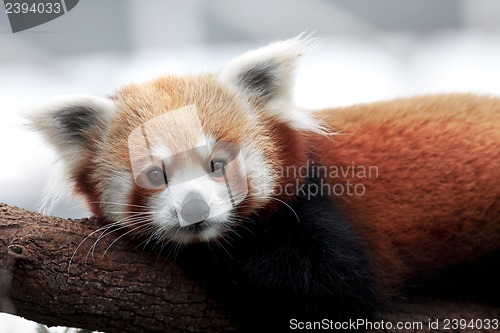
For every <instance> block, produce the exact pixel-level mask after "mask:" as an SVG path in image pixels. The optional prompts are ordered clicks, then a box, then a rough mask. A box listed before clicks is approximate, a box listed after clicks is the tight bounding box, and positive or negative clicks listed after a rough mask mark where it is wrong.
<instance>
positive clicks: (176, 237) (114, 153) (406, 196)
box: [32, 37, 500, 332]
mask: <svg viewBox="0 0 500 333" xmlns="http://www.w3.org/2000/svg"><path fill="white" fill-rule="evenodd" d="M309 44H310V41H308V40H307V39H304V38H302V37H299V38H296V39H292V40H287V41H283V42H278V43H275V44H272V45H270V46H268V47H264V48H261V49H258V50H254V51H250V52H248V53H246V54H244V55H242V56H240V57H238V58H236V59H235V60H233V61H231V62H230V63H229V64H228V65H227V66H226V67H225V68H223V69H222V70H221V71H220V72H219V73H214V74H205V75H199V76H165V77H160V78H158V79H155V80H152V81H149V82H145V83H140V84H134V85H129V86H126V87H124V88H123V89H121V90H120V91H118V92H117V93H116V94H114V95H113V96H112V97H110V98H101V97H96V96H76V97H75V96H73V97H67V98H63V99H58V100H55V101H54V102H52V103H50V104H49V105H47V106H46V107H45V108H44V109H43V110H42V111H40V112H38V113H36V114H34V115H33V117H32V120H33V123H34V126H35V127H36V128H37V129H38V130H40V131H41V132H42V133H43V134H44V136H45V138H46V139H47V141H48V142H49V143H51V144H52V145H53V146H54V147H55V148H56V150H57V151H58V153H59V155H60V157H61V160H62V161H63V162H64V164H65V165H66V171H67V176H68V178H69V179H70V180H71V181H72V182H73V185H74V189H75V191H76V192H77V193H79V194H80V195H83V196H84V197H85V198H86V199H87V202H88V204H89V207H90V208H91V210H92V212H93V213H94V214H95V215H97V216H98V217H99V218H101V219H102V220H103V223H108V224H109V226H114V227H117V230H126V232H127V233H128V234H131V235H134V236H138V237H139V238H140V239H142V240H143V241H144V242H146V243H150V242H152V243H155V242H160V243H162V244H164V243H167V244H175V245H178V244H183V245H186V249H185V250H184V251H181V252H183V253H185V255H184V254H180V255H179V257H180V258H184V259H181V260H179V263H180V264H181V265H183V266H184V267H186V269H194V270H195V271H198V275H199V276H202V277H204V278H207V279H209V280H210V281H212V282H214V281H215V285H217V286H219V287H220V286H221V285H222V288H219V290H221V291H220V292H221V293H222V294H226V296H227V298H229V299H232V300H233V305H231V306H230V308H233V307H236V306H235V305H234V304H237V305H238V306H239V307H242V309H241V310H242V311H239V317H242V318H243V319H242V320H243V322H244V324H243V327H246V328H247V329H248V330H249V331H252V329H254V330H259V329H262V327H259V322H266V321H265V320H264V319H262V318H265V319H266V320H271V321H273V323H274V325H273V327H274V328H275V331H277V332H279V331H283V330H285V328H286V327H289V325H288V323H287V320H290V319H291V318H300V319H303V320H310V319H323V318H335V319H336V320H339V321H345V320H348V319H356V318H370V317H371V316H372V315H373V313H374V311H375V309H376V307H377V304H378V302H379V300H380V299H383V298H384V296H386V295H388V294H389V293H390V292H393V291H394V290H397V288H399V287H400V286H401V285H402V284H404V282H405V281H407V280H408V279H410V278H413V277H416V276H419V275H421V274H426V273H428V272H431V271H433V270H436V269H439V268H441V267H445V266H449V265H454V264H457V263H460V262H468V261H472V260H475V259H477V258H479V257H481V256H483V255H485V254H488V253H490V252H493V251H495V250H498V249H499V248H500V186H499V185H498V181H497V178H498V177H499V176H500V99H498V98H493V97H485V96H474V95H458V94H457V95H442V96H423V97H415V98H409V99H400V100H395V101H388V102H383V103H373V104H366V105H359V106H353V107H348V108H340V109H327V110H321V111H318V112H315V113H313V112H310V111H307V110H302V109H300V108H298V107H296V106H295V105H294V104H293V101H292V89H291V88H292V85H293V70H294V68H295V63H296V61H297V59H298V58H299V57H300V56H301V55H302V54H303V53H304V52H305V51H306V50H307V48H308V45H309ZM332 93H334V92H332ZM207 244H208V247H207ZM226 244H227V246H224V245H226ZM214 245H216V246H214ZM191 251H195V252H194V254H193V253H192V252H191ZM207 253H208V254H207ZM214 258H215V260H214ZM212 274H215V276H212ZM208 276H212V277H210V278H208ZM222 281H225V282H226V284H224V283H222ZM233 290H235V291H234V292H233ZM255 316H258V318H261V320H259V321H258V322H256V321H255V320H254V319H253V318H255ZM268 328H269V327H268Z"/></svg>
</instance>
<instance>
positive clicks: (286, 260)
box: [180, 193, 376, 332]
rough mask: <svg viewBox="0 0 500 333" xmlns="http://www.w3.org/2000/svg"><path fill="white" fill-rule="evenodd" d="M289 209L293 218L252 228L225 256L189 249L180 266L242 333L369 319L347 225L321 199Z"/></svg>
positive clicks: (360, 262) (360, 261) (356, 248)
mask: <svg viewBox="0 0 500 333" xmlns="http://www.w3.org/2000/svg"><path fill="white" fill-rule="evenodd" d="M291 206H292V208H293V210H294V211H295V212H296V214H297V215H298V219H297V216H295V214H294V213H293V212H292V211H291V210H290V209H283V211H281V212H278V213H275V214H273V215H272V216H271V217H270V218H269V219H268V220H267V221H265V222H264V223H258V224H256V225H252V226H251V229H252V230H251V231H252V234H247V235H244V236H243V237H242V238H241V239H236V240H235V244H234V247H233V248H232V253H231V257H230V256H228V255H227V253H226V252H225V251H224V250H221V249H217V250H214V249H211V250H208V249H207V248H206V247H207V246H205V245H200V246H193V247H190V248H188V249H186V251H184V253H182V254H181V256H180V263H181V265H182V266H184V267H185V268H186V269H188V271H190V272H191V273H194V274H196V275H197V276H199V277H200V278H203V279H204V280H206V281H207V283H208V285H207V286H208V288H210V291H212V292H213V293H214V296H216V297H218V298H219V299H220V300H221V301H222V303H223V304H225V305H227V307H228V310H229V311H231V313H232V314H233V316H234V319H235V321H237V322H238V324H239V327H240V328H242V329H243V330H244V331H248V332H267V331H268V332H286V331H289V330H290V325H291V320H292V319H296V320H297V321H321V320H323V319H328V320H333V321H334V322H335V321H349V319H352V320H356V319H370V318H372V314H373V311H374V308H375V306H376V297H375V292H374V288H373V286H374V278H373V274H372V270H371V268H370V265H369V263H368V261H367V259H366V256H365V254H364V247H363V244H362V242H361V241H360V239H359V238H358V237H357V235H356V234H355V233H354V232H353V230H352V228H351V226H350V224H349V223H348V221H346V220H345V219H344V218H342V216H341V214H340V213H339V211H338V210H337V209H336V208H335V207H334V205H332V203H331V199H330V198H329V197H326V196H315V197H309V196H308V193H303V195H301V196H299V197H297V200H296V201H295V202H294V203H293V204H292V205H291ZM247 227H248V226H247ZM244 232H245V231H244V230H241V233H244ZM209 272H210V273H209ZM292 326H293V323H292Z"/></svg>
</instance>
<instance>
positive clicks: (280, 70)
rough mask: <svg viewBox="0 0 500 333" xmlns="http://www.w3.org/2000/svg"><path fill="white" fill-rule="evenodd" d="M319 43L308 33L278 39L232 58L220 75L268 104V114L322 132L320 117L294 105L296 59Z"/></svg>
mask: <svg viewBox="0 0 500 333" xmlns="http://www.w3.org/2000/svg"><path fill="white" fill-rule="evenodd" d="M317 45H318V41H317V40H316V39H315V38H312V37H311V36H310V35H306V34H301V35H299V36H297V37H295V38H292V39H287V40H284V41H279V42H275V43H272V44H270V45H268V46H265V47H261V48H259V49H256V50H252V51H249V52H247V53H245V54H243V55H241V56H239V57H237V58H235V59H233V60H232V61H230V62H229V63H228V64H227V65H226V66H225V67H224V68H223V69H222V70H221V71H220V73H219V76H218V78H219V80H220V81H221V82H222V83H224V84H226V85H229V86H231V87H232V88H233V89H235V90H236V91H237V92H239V93H240V94H241V95H242V96H243V97H246V98H248V99H249V100H250V101H255V102H258V103H259V104H260V105H263V106H265V107H264V109H263V110H264V112H266V113H268V115H269V116H271V117H274V118H276V119H278V120H280V121H283V122H285V123H287V124H289V125H290V126H291V127H293V128H295V129H299V130H307V131H313V132H323V131H324V129H323V128H322V126H321V124H320V122H319V121H318V120H317V119H315V118H314V117H313V116H312V115H311V114H310V113H309V112H307V111H305V110H300V109H298V108H297V107H296V106H295V105H294V104H293V96H292V92H293V86H294V81H295V80H294V74H295V69H296V67H297V62H298V60H299V58H300V57H301V56H302V55H304V54H305V53H307V52H308V51H310V50H311V49H313V48H315V47H316V46H317Z"/></svg>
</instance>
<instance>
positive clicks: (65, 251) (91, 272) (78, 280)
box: [0, 204, 500, 333]
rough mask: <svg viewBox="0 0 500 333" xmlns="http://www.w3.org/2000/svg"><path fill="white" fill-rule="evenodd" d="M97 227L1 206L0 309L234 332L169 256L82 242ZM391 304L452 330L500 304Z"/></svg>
mask: <svg viewBox="0 0 500 333" xmlns="http://www.w3.org/2000/svg"><path fill="white" fill-rule="evenodd" d="M98 227H99V225H98V224H97V221H95V220H94V219H81V220H65V219H61V218H55V217H46V216H42V215H40V214H37V213H33V212H28V211H25V210H22V209H19V208H14V207H11V206H7V205H5V204H0V311H3V312H14V311H15V313H16V314H18V315H21V316H23V317H26V318H28V319H31V320H35V321H38V322H41V323H45V324H48V325H64V326H72V327H82V328H87V329H94V330H100V331H104V332H107V333H114V332H134V333H137V332H228V331H236V329H235V327H234V326H233V325H232V324H231V323H230V321H229V316H228V315H227V314H226V313H224V312H222V310H220V309H219V307H218V306H217V303H216V301H215V300H214V299H212V298H210V297H209V296H208V295H207V293H206V291H205V288H204V286H203V285H202V284H201V283H200V282H197V281H195V280H193V279H192V278H190V277H188V276H187V275H186V274H185V273H184V272H183V271H182V270H181V269H180V268H178V267H177V266H176V265H174V264H173V263H171V262H169V261H168V260H166V259H164V258H161V257H158V255H157V254H153V253H147V252H145V251H143V250H142V249H134V247H135V246H136V245H137V244H131V243H130V241H127V240H125V239H119V240H118V241H116V242H115V243H114V244H113V246H111V247H110V248H109V249H108V247H109V246H110V245H111V243H112V242H113V241H114V240H115V239H116V237H104V238H103V239H101V240H99V242H97V240H98V237H99V235H100V234H101V233H95V234H93V235H91V236H90V237H89V238H88V239H87V240H85V241H84V242H83V243H81V242H82V241H83V240H84V239H85V237H87V236H88V235H89V234H91V233H92V232H93V231H94V230H96V229H97V228H98ZM80 243H81V246H80V247H78V246H79V244H80ZM94 244H96V246H95V249H94V251H93V248H92V246H93V245H94ZM77 248H78V250H77ZM103 253H106V254H105V255H104V256H103ZM92 254H94V255H92ZM73 255H74V257H73ZM72 257H73V258H72ZM71 259H72V260H71ZM70 261H71V267H68V265H69V263H70ZM68 270H69V274H68ZM391 308H392V310H386V311H385V312H382V313H381V314H380V316H381V319H383V320H385V321H391V322H394V323H395V322H398V321H401V322H410V321H417V322H422V323H423V329H422V330H418V331H419V332H449V330H443V326H442V325H443V323H444V319H452V318H464V319H468V320H470V319H480V318H490V319H494V318H497V319H498V318H499V316H500V310H499V308H498V307H494V306H490V305H484V304H478V303H472V302H465V301H463V302H460V301H445V300H432V299H429V298H424V299H418V300H417V301H404V302H402V301H399V302H396V303H394V304H392V307H391ZM429 319H431V320H435V319H440V330H433V329H430V328H429V327H428V322H429ZM375 331H380V330H379V329H378V330H375ZM385 331H386V332H409V331H411V330H397V329H395V328H393V329H388V330H385ZM475 331H476V332H494V330H486V329H482V330H475ZM464 332H467V330H464Z"/></svg>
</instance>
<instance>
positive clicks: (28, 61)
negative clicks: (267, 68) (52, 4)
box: [0, 0, 500, 333]
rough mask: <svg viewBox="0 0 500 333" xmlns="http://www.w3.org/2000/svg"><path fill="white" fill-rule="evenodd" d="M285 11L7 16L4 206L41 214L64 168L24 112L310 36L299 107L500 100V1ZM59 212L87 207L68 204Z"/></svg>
mask: <svg viewBox="0 0 500 333" xmlns="http://www.w3.org/2000/svg"><path fill="white" fill-rule="evenodd" d="M286 4H287V5H286V6H285V2H283V1H277V0H267V1H266V0H254V1H252V2H245V3H243V2H235V1H231V0H217V1H213V2H210V4H209V2H204V1H202V0H188V1H182V2H181V1H173V0H172V1H160V0H150V1H139V0H136V1H134V0H127V1H125V0H120V1H119V0H108V1H106V2H99V0H86V1H82V2H81V3H80V4H79V5H78V6H77V7H75V9H73V10H72V11H70V12H69V13H67V14H66V15H64V16H62V17H60V18H59V19H57V20H55V21H52V22H49V23H47V24H45V25H43V26H40V27H37V28H35V29H32V30H29V31H26V32H21V33H18V34H12V33H11V32H10V28H9V25H8V21H7V17H6V15H4V13H3V12H0V156H1V161H0V162H1V163H0V202H6V203H8V204H11V205H17V206H21V207H24V208H27V209H32V210H36V209H37V202H38V200H39V198H40V191H41V189H42V188H43V186H44V184H45V183H46V182H47V180H48V179H49V175H50V173H51V168H52V164H53V162H54V154H53V152H52V151H51V150H50V149H49V148H48V147H46V146H45V145H44V144H43V143H42V142H41V141H40V138H39V137H38V136H36V135H35V134H33V133H30V132H27V131H26V130H25V129H24V128H23V125H22V123H23V120H22V119H21V118H20V116H19V114H20V113H21V112H25V111H29V110H32V109H34V108H35V107H36V105H37V104H38V103H40V102H42V101H45V100H47V99H49V98H50V97H52V96H55V95H60V94H70V93H92V94H100V95H105V94H107V93H110V92H112V91H114V90H115V89H117V88H119V87H120V86H121V85H123V84H125V83H128V82H132V81H137V80H145V79H147V78H151V77H154V76H157V75H160V74H162V73H193V72H199V71H210V70H217V69H218V68H220V67H221V66H222V65H223V64H224V63H225V62H226V61H228V60H229V59H231V57H233V56H235V55H238V54H240V53H242V52H244V51H246V50H248V49H250V48H253V47H256V46H259V45H262V44H265V43H267V42H269V41H272V40H276V39H280V38H288V37H293V36H295V35H297V34H298V33H300V32H302V31H304V30H307V31H316V33H315V35H316V36H318V37H321V38H323V39H324V43H323V46H322V47H321V48H320V49H318V50H316V51H315V52H314V53H313V54H311V55H309V56H307V57H306V58H304V60H303V62H302V64H301V67H300V69H299V71H298V73H297V84H296V102H297V104H299V105H300V106H303V107H307V108H321V107H327V106H339V105H348V104H353V103H361V102H369V101H375V100H381V99H389V98H394V97H398V96H408V95H415V94H421V93H439V92H454V91H464V92H477V93H488V94H496V95H500V2H498V1H495V0H462V1H458V0H457V1H455V0H441V1H434V0H425V1H424V0H419V1H400V0H379V1H375V0H349V1H347V0H337V1H324V0H289V1H287V2H286ZM0 8H2V7H1V6H0ZM2 9H3V8H2ZM54 214H55V215H60V216H65V217H79V216H85V215H86V214H87V212H86V211H85V209H84V207H83V206H82V204H81V202H79V201H78V200H69V199H68V200H64V201H63V202H62V203H61V204H60V205H59V206H58V207H56V209H55V211H54ZM0 237H1V235H0ZM14 318H15V317H10V316H6V315H2V314H0V333H11V332H22V333H30V332H35V329H34V327H35V324H33V323H27V322H25V321H21V320H20V319H14Z"/></svg>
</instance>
